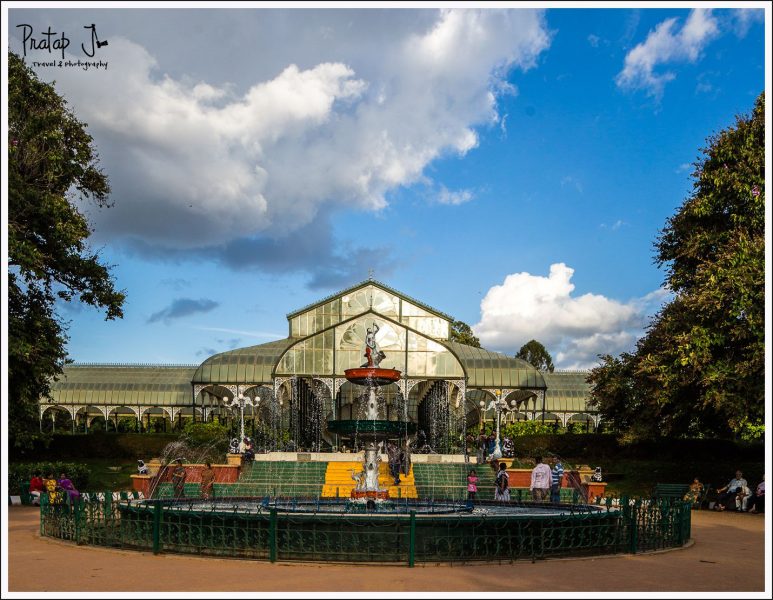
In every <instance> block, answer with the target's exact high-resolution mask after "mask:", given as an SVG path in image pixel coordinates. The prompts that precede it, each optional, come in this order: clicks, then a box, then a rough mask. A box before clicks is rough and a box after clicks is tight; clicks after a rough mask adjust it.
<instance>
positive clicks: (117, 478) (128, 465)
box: [73, 458, 137, 492]
mask: <svg viewBox="0 0 773 600" xmlns="http://www.w3.org/2000/svg"><path fill="white" fill-rule="evenodd" d="M73 460H74V462H79V463H82V464H85V465H87V466H88V467H89V471H90V472H91V475H90V477H89V485H88V489H86V490H81V491H84V492H89V491H94V492H96V491H107V490H111V491H120V490H130V489H132V480H131V477H129V476H130V475H136V474H137V461H136V460H134V461H133V460H130V459H125V458H112V459H111V458H93V459H73Z"/></svg>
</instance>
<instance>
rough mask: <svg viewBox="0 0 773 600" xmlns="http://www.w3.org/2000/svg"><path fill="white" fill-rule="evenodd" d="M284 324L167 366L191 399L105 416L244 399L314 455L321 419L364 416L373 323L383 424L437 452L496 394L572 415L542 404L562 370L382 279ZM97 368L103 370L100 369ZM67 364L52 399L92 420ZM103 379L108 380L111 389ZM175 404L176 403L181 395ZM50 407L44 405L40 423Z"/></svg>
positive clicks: (193, 412) (206, 410) (511, 409)
mask: <svg viewBox="0 0 773 600" xmlns="http://www.w3.org/2000/svg"><path fill="white" fill-rule="evenodd" d="M287 321H288V336H287V338H285V339H282V340H277V341H274V342H270V343H267V344H260V345H256V346H250V347H246V348H239V349H236V350H231V351H229V352H224V353H221V354H216V355H214V356H212V357H210V358H208V359H207V360H205V361H204V362H203V363H202V364H201V365H199V366H198V368H195V369H193V370H191V371H192V372H189V373H188V372H186V373H183V372H182V371H181V372H180V373H175V375H174V377H171V376H172V371H168V372H167V374H168V375H169V376H170V378H174V379H175V381H176V382H178V383H177V387H180V386H179V378H180V377H186V376H188V375H189V376H190V380H189V382H190V385H191V386H192V389H191V390H190V391H191V393H190V398H189V401H188V402H187V403H186V405H185V406H179V404H178V405H176V408H177V410H175V409H174V408H171V407H166V405H165V404H162V405H161V406H150V405H149V403H148V398H149V397H150V396H148V395H147V394H145V395H142V397H141V398H140V397H139V396H137V403H135V404H131V403H130V402H131V400H132V398H134V397H132V396H129V395H126V394H124V395H120V394H119V395H115V394H112V393H111V395H110V398H109V399H107V398H105V405H104V407H105V408H98V410H99V412H101V413H102V414H103V416H105V418H109V417H110V416H111V413H112V411H108V410H106V409H107V408H108V407H111V408H112V409H114V410H117V409H119V408H120V407H119V404H121V405H122V406H123V407H125V408H127V409H128V410H130V412H131V413H133V414H135V415H136V416H137V419H138V421H140V420H141V419H142V418H143V417H144V416H145V415H146V413H148V411H151V410H152V411H154V412H156V413H158V412H159V409H160V410H161V411H164V412H166V414H167V416H170V417H171V418H172V419H174V417H175V416H177V415H180V416H185V415H189V416H190V417H191V418H202V419H205V420H207V419H210V418H212V417H213V416H214V415H218V416H222V415H224V414H226V412H227V409H226V408H225V405H226V403H227V404H229V405H233V404H235V403H234V399H239V398H246V399H247V401H245V402H244V403H245V404H246V406H245V414H246V415H247V416H248V418H250V419H252V420H253V427H254V426H255V423H256V422H257V423H258V424H259V427H260V428H261V431H262V432H263V435H264V437H266V438H267V439H268V443H270V444H272V445H273V446H274V447H280V446H282V445H283V444H287V443H288V441H289V440H292V441H293V443H294V444H295V445H297V446H302V447H307V448H321V447H328V446H330V447H336V446H339V445H340V443H341V440H339V439H337V438H336V436H333V435H332V434H330V433H329V432H328V431H327V427H326V423H327V422H328V421H329V420H337V419H346V418H356V417H357V414H358V411H359V410H360V403H361V394H362V390H361V389H359V388H358V386H355V385H352V384H350V383H349V382H347V381H346V379H345V378H344V372H345V371H346V370H347V369H350V368H354V367H359V366H361V365H362V364H363V362H364V360H365V359H364V356H363V351H364V348H365V336H366V332H367V330H368V328H371V329H373V330H374V331H375V332H376V343H377V344H378V346H379V348H380V349H381V350H382V351H383V352H384V354H385V358H384V359H383V361H382V363H381V366H382V367H386V368H394V369H397V370H398V371H400V372H401V373H402V378H401V379H400V381H399V382H398V383H397V384H393V385H390V386H387V387H386V388H382V390H381V396H382V402H383V412H384V416H385V418H387V419H390V418H391V419H397V418H398V417H400V418H401V419H407V420H410V421H413V422H415V423H417V425H418V426H419V428H422V429H424V430H425V431H426V432H427V433H428V436H429V439H430V440H431V441H434V443H435V445H438V446H442V447H441V448H439V449H441V450H445V451H454V450H455V449H458V446H459V444H460V442H459V440H460V435H461V433H462V432H463V431H465V430H466V428H467V426H469V425H471V424H473V423H477V422H478V421H479V419H480V418H481V416H482V414H483V413H484V412H485V407H486V406H489V405H490V404H491V400H493V399H499V402H500V406H501V405H502V404H501V403H504V406H506V407H507V413H506V415H509V416H511V417H522V418H541V417H542V416H543V415H546V414H547V415H550V416H551V417H553V418H554V419H558V420H561V421H563V422H564V423H565V421H566V420H567V419H568V418H569V417H568V416H566V415H565V414H564V415H563V416H559V415H557V414H556V413H555V411H553V410H552V407H551V406H547V405H546V393H547V394H548V395H550V394H551V391H550V386H548V384H547V383H546V380H549V379H550V378H552V379H553V380H554V381H555V382H556V388H557V389H559V388H561V387H562V386H561V384H559V383H558V381H560V377H561V376H560V374H550V376H549V377H548V374H543V373H541V372H540V371H538V370H536V369H535V368H534V367H532V366H531V365H529V364H528V363H526V362H525V361H522V360H520V359H516V358H511V357H508V356H505V355H503V354H500V353H496V352H490V351H488V350H485V349H482V348H473V347H471V346H466V345H464V344H459V343H457V342H453V341H451V324H452V323H453V318H452V317H450V316H449V315H447V314H444V313H442V312H440V311H438V310H436V309H434V308H432V307H430V306H427V305H425V304H423V303H422V302H419V301H417V300H415V299H413V298H411V297H409V296H406V295H404V294H402V293H400V292H398V291H396V290H394V289H392V288H390V287H388V286H386V285H384V284H382V283H380V282H378V281H374V280H367V281H364V282H362V283H360V284H358V285H355V286H352V287H350V288H348V289H346V290H343V291H341V292H338V293H337V294H335V295H333V296H330V297H328V298H325V299H323V300H320V301H319V302H317V303H315V304H312V305H310V306H307V307H305V308H302V309H300V310H297V311H294V312H292V313H290V314H288V315H287ZM93 368H94V369H95V371H94V374H95V375H96V374H97V373H98V371H99V370H98V368H97V367H93ZM144 368H145V369H153V368H154V367H152V366H151V367H144ZM159 368H160V367H156V369H159ZM71 369H77V367H71V368H69V369H68V370H67V373H66V374H67V377H66V378H65V380H63V381H62V382H59V383H57V384H55V386H54V397H55V400H56V404H57V405H60V406H63V407H65V408H66V409H67V410H68V411H69V412H70V414H71V415H72V416H73V417H75V416H76V415H77V414H78V412H79V411H80V410H81V409H85V411H86V413H87V416H86V420H88V418H89V417H88V414H93V411H91V413H90V412H89V411H90V409H89V408H88V407H89V406H92V407H99V406H100V405H101V397H99V396H94V394H93V391H92V393H91V395H90V396H89V398H96V397H99V398H100V402H90V401H89V400H88V399H87V396H86V395H85V394H84V395H82V396H78V397H75V396H72V395H70V396H67V394H66V391H67V390H68V389H69V388H68V386H69V385H70V383H71V382H69V379H70V377H71V375H70V371H71ZM127 369H130V368H128V367H127ZM138 369H141V368H138ZM161 369H162V372H163V368H161ZM178 370H179V369H178ZM72 372H73V375H75V373H76V371H72ZM77 373H78V376H77V377H76V379H82V377H83V375H84V373H83V372H82V371H77ZM143 373H144V372H140V371H139V370H138V371H137V379H138V380H144V378H147V374H143ZM104 375H105V372H102V377H100V379H101V380H102V381H101V383H107V387H109V386H110V383H109V382H104ZM116 375H118V373H117V372H116ZM120 375H121V377H119V378H117V379H116V381H115V386H117V387H120V385H124V386H125V384H126V382H124V381H123V380H122V378H124V377H131V374H130V370H122V371H121V372H120ZM119 379H121V381H119ZM103 387H104V386H103ZM564 387H566V386H564ZM175 389H176V388H175ZM189 389H190V388H189ZM178 391H179V390H178ZM554 396H555V394H554ZM561 397H562V398H564V397H565V396H561ZM556 398H558V396H556ZM119 399H120V401H119ZM174 401H175V402H177V403H179V397H177V396H176V397H175V400H174ZM481 404H483V405H484V406H481ZM78 406H79V408H77V407H78ZM572 408H574V407H572ZM44 409H45V406H44V405H42V406H41V419H42V417H43V410H44ZM170 410H171V413H173V414H170ZM563 412H564V413H565V412H566V411H563ZM580 412H586V411H578V413H580ZM116 414H119V413H116ZM123 414H126V412H125V411H124V413H123ZM150 414H152V413H150ZM596 422H597V421H596Z"/></svg>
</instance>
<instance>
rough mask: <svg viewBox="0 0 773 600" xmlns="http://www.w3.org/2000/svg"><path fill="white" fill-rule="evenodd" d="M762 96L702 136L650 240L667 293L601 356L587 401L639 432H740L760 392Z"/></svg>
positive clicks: (757, 421)
mask: <svg viewBox="0 0 773 600" xmlns="http://www.w3.org/2000/svg"><path fill="white" fill-rule="evenodd" d="M764 137H765V97H764V95H760V96H759V98H758V99H757V101H756V103H755V106H754V110H753V112H752V114H751V115H750V116H741V117H738V118H737V120H736V123H735V126H734V127H730V128H728V129H726V130H724V131H722V132H720V133H719V134H717V135H714V136H712V137H710V138H709V140H708V147H707V148H705V149H703V157H702V159H700V160H699V161H698V162H696V163H695V171H694V173H693V178H694V180H695V181H694V184H693V191H692V193H691V194H690V196H689V197H688V198H687V199H686V200H685V201H684V203H683V204H682V206H681V207H680V208H679V210H678V211H677V213H676V214H675V215H674V216H672V217H671V218H669V219H668V221H667V223H666V226H665V227H664V229H663V231H662V232H661V233H660V235H659V236H658V239H657V240H656V242H655V249H656V259H655V260H656V262H657V264H658V265H660V266H662V267H665V270H666V281H665V283H666V286H667V287H668V288H670V289H671V290H672V291H673V292H674V294H675V298H674V300H673V301H672V302H671V303H669V304H668V305H667V306H665V307H664V308H663V309H662V310H661V311H660V312H659V313H658V314H657V315H656V317H655V318H654V320H653V322H652V323H651V324H650V326H649V328H648V331H647V334H646V336H645V337H643V338H642V339H641V340H639V342H638V344H637V347H636V352H635V353H633V354H624V355H622V356H621V357H620V358H619V359H612V358H611V357H602V361H603V364H602V365H601V366H599V367H598V368H596V369H594V370H593V371H592V372H591V375H590V377H589V382H590V383H591V384H592V385H593V391H592V401H593V403H595V404H596V405H597V406H598V407H599V410H600V411H601V412H602V414H603V415H605V416H608V418H610V419H612V420H613V421H614V422H615V423H616V424H617V425H619V426H620V427H628V428H631V429H634V430H637V431H639V432H641V433H642V434H648V435H657V434H660V435H714V436H731V435H735V436H741V437H747V436H748V434H749V432H750V431H756V432H758V433H759V432H760V431H761V429H762V427H761V424H762V422H763V420H764V397H765V384H764V380H765V314H764V307H765V297H764V291H765V279H764V276H765V141H764Z"/></svg>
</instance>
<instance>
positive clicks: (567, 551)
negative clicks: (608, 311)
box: [40, 492, 691, 566]
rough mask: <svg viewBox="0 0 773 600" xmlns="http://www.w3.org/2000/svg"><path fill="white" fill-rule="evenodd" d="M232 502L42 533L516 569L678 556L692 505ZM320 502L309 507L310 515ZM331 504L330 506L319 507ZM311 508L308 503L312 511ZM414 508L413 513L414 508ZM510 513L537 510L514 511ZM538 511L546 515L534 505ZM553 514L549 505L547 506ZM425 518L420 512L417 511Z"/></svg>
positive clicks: (170, 508) (160, 509) (98, 502)
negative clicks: (464, 508) (447, 506)
mask: <svg viewBox="0 0 773 600" xmlns="http://www.w3.org/2000/svg"><path fill="white" fill-rule="evenodd" d="M258 502H259V501H258V500H254V501H253V503H252V504H250V503H245V501H244V499H233V506H232V507H230V506H229V505H228V502H225V503H224V502H223V499H221V500H220V501H219V504H218V505H217V506H215V505H212V506H206V505H202V504H201V503H197V502H196V501H173V500H164V499H155V500H146V501H143V502H132V501H130V500H125V499H120V497H118V498H114V497H113V495H112V494H111V493H109V492H108V493H106V494H104V495H100V497H99V498H97V497H94V496H93V495H92V496H91V497H90V499H89V500H88V501H84V500H83V499H79V500H75V501H72V502H71V501H69V500H67V499H61V501H60V502H59V503H57V502H54V503H51V502H49V501H48V499H47V498H46V497H45V496H44V497H42V498H41V507H40V533H41V535H42V536H46V537H53V538H59V539H62V540H67V541H71V542H74V543H76V544H88V545H94V546H107V547H114V548H125V549H136V550H145V551H152V552H154V553H160V552H171V553H184V554H198V555H210V556H220V557H236V558H249V559H260V560H269V561H272V562H274V561H277V560H281V561H329V562H381V563H383V562H389V563H403V564H408V565H410V566H413V564H414V563H415V562H417V561H418V562H469V561H494V560H497V561H502V560H507V561H516V560H531V561H535V560H537V559H542V558H548V557H559V556H578V555H599V554H618V553H636V552H640V551H649V550H658V549H662V548H673V547H681V546H682V545H684V544H685V543H686V542H687V540H688V539H689V537H690V525H691V522H690V515H691V513H690V503H688V502H682V501H668V500H663V501H648V500H642V499H632V500H629V499H627V498H621V499H619V500H618V501H617V502H616V504H613V503H612V501H611V499H607V501H606V502H602V503H601V505H602V506H601V510H598V508H596V509H593V510H591V509H590V508H588V507H587V506H584V505H574V506H569V505H565V506H564V507H563V508H564V511H563V513H561V512H560V511H558V512H556V513H554V514H506V515H503V514H497V511H496V510H492V511H490V513H486V511H485V509H486V507H495V506H500V507H501V506H502V504H500V503H493V502H480V503H476V507H478V508H483V509H484V510H483V511H482V512H483V514H475V513H473V514H469V513H465V514H427V513H426V512H424V513H422V512H421V510H419V514H417V512H416V511H415V510H411V506H410V505H409V504H408V503H407V501H406V509H407V510H406V511H405V513H404V514H390V513H376V514H368V515H363V514H345V513H325V512H324V511H319V512H317V511H315V510H314V509H313V508H312V509H311V511H308V512H301V513H299V512H293V511H283V510H281V509H280V510H277V505H276V504H273V505H272V504H270V503H268V502H267V501H265V500H264V501H263V503H258ZM324 502H326V501H324V500H320V499H319V498H318V499H316V505H317V508H319V506H320V505H321V504H323V503H324ZM327 502H330V501H327ZM313 505H314V500H312V501H311V506H312V507H313ZM416 506H421V502H418V503H417V504H416ZM511 506H521V507H528V506H540V505H530V504H517V503H512V504H511ZM542 506H545V505H542ZM553 506H557V505H553ZM424 508H426V506H424Z"/></svg>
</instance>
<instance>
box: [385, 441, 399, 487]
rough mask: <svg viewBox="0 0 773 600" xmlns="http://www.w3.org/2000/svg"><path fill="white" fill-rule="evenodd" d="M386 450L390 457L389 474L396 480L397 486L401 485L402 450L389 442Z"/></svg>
mask: <svg viewBox="0 0 773 600" xmlns="http://www.w3.org/2000/svg"><path fill="white" fill-rule="evenodd" d="M386 450H387V456H388V457H389V474H390V475H391V476H392V479H394V480H395V485H400V449H399V448H398V447H397V446H396V445H395V444H393V443H392V442H387V446H386Z"/></svg>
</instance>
